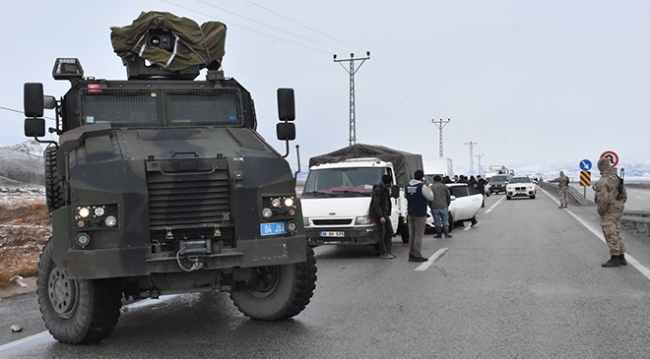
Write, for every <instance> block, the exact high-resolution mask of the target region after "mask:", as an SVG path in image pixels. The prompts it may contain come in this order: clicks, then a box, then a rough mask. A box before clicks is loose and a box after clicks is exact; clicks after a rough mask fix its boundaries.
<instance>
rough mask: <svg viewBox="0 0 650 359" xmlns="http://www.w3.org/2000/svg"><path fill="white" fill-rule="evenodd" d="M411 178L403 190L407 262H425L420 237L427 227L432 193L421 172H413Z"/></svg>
mask: <svg viewBox="0 0 650 359" xmlns="http://www.w3.org/2000/svg"><path fill="white" fill-rule="evenodd" d="M413 177H414V178H413V179H412V180H411V181H410V182H409V184H408V185H407V186H406V188H405V192H406V199H407V201H408V220H409V233H410V238H409V262H426V261H427V258H424V257H422V254H421V250H422V237H423V236H424V229H425V227H426V225H427V207H428V205H429V202H431V201H432V200H433V192H431V188H429V181H427V180H426V179H424V172H423V171H422V170H417V171H415V173H414V174H413ZM423 180H424V181H423Z"/></svg>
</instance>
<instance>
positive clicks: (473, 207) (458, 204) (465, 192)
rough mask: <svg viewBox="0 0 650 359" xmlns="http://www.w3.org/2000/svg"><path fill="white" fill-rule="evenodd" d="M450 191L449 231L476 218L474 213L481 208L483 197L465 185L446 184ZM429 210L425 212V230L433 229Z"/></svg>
mask: <svg viewBox="0 0 650 359" xmlns="http://www.w3.org/2000/svg"><path fill="white" fill-rule="evenodd" d="M447 187H449V190H450V191H451V204H449V224H450V226H449V230H450V231H451V230H452V228H454V225H457V224H462V223H463V222H465V221H470V220H471V219H472V218H475V217H476V212H478V209H479V208H481V204H482V203H483V195H482V194H480V193H478V192H477V191H476V190H475V189H474V188H470V187H469V186H468V185H467V183H447ZM434 227H435V226H434V223H433V217H432V216H431V209H429V210H428V211H427V228H434Z"/></svg>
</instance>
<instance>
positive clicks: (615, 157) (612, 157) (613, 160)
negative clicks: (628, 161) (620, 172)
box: [600, 151, 618, 168]
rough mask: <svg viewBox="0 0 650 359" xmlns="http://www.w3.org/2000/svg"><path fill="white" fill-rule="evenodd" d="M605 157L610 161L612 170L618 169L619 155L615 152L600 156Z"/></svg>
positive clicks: (604, 153) (607, 152)
mask: <svg viewBox="0 0 650 359" xmlns="http://www.w3.org/2000/svg"><path fill="white" fill-rule="evenodd" d="M603 157H604V158H607V159H608V160H609V163H610V165H611V166H612V168H614V167H616V165H617V164H618V155H617V154H616V152H614V151H605V152H603V154H602V155H600V158H603Z"/></svg>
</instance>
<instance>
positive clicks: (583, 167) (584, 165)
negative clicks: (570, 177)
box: [580, 160, 591, 171]
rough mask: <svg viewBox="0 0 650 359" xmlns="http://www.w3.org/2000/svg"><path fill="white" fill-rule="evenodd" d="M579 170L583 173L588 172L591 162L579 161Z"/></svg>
mask: <svg viewBox="0 0 650 359" xmlns="http://www.w3.org/2000/svg"><path fill="white" fill-rule="evenodd" d="M580 169H581V170H583V171H589V170H590V169H591V161H589V160H582V161H580Z"/></svg>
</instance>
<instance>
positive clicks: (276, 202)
mask: <svg viewBox="0 0 650 359" xmlns="http://www.w3.org/2000/svg"><path fill="white" fill-rule="evenodd" d="M271 206H272V207H273V208H280V199H279V198H273V199H271Z"/></svg>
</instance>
